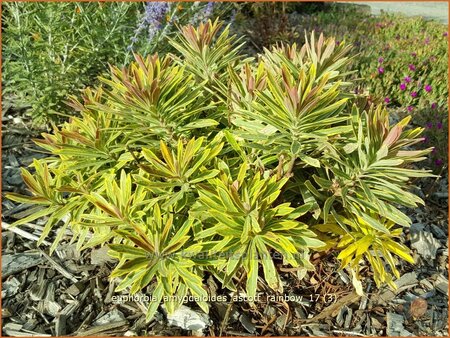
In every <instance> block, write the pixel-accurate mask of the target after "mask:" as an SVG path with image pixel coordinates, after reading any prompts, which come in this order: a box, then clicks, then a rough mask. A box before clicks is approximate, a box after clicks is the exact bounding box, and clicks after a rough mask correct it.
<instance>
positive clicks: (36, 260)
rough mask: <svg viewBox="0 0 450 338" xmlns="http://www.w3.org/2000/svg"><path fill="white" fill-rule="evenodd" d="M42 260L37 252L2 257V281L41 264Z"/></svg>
mask: <svg viewBox="0 0 450 338" xmlns="http://www.w3.org/2000/svg"><path fill="white" fill-rule="evenodd" d="M43 262H44V258H43V257H41V256H40V255H39V253H37V252H22V253H17V254H12V255H3V256H2V279H4V278H6V277H8V276H11V275H14V274H16V273H18V272H20V271H23V270H26V269H29V268H32V267H34V266H36V265H39V264H42V263H43Z"/></svg>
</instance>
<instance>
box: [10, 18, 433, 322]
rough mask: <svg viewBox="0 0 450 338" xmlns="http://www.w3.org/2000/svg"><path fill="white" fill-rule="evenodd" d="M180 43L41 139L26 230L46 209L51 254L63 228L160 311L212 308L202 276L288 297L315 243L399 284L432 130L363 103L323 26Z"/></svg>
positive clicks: (218, 30)
mask: <svg viewBox="0 0 450 338" xmlns="http://www.w3.org/2000/svg"><path fill="white" fill-rule="evenodd" d="M171 43H172V44H173V46H175V47H176V48H177V50H179V51H180V53H179V55H171V54H169V55H166V56H165V57H163V58H160V57H158V55H152V56H147V57H146V58H143V57H141V56H139V55H136V56H135V58H136V61H135V62H133V63H132V64H131V65H130V66H129V67H128V68H123V69H119V68H116V67H112V69H111V77H110V78H108V79H106V78H105V79H102V81H103V87H99V88H97V89H95V90H91V89H88V90H86V91H85V92H84V96H83V99H82V100H81V101H79V100H77V99H76V98H74V97H73V98H72V107H73V108H74V109H75V110H76V111H78V112H79V116H76V117H73V118H72V119H71V120H70V121H69V122H66V123H64V124H63V125H61V126H60V127H59V128H55V129H54V131H53V133H49V134H43V139H40V140H36V143H37V144H38V145H40V146H41V147H42V148H44V149H45V150H46V151H48V152H49V153H50V156H49V157H47V158H45V159H41V160H35V161H34V163H33V165H32V167H33V170H34V174H31V173H30V172H29V171H27V170H26V169H23V178H24V180H25V182H26V184H27V185H28V187H29V189H30V192H31V196H22V195H17V194H9V195H8V197H9V198H10V199H12V200H15V201H18V202H23V203H30V204H35V205H36V209H35V210H34V211H35V212H34V213H33V214H31V215H30V216H28V217H26V218H24V219H21V220H20V221H18V222H16V225H19V224H23V223H26V222H31V221H33V220H35V219H37V218H40V217H43V216H48V221H47V224H46V225H45V228H44V231H43V234H42V237H41V241H42V240H43V239H44V238H46V237H47V236H48V235H49V234H50V233H51V232H53V231H55V233H56V236H55V240H54V243H53V246H52V247H51V250H54V249H55V248H56V247H57V245H58V242H59V241H60V240H61V239H62V237H63V235H64V233H65V230H66V229H67V228H69V229H70V230H71V231H72V233H73V237H72V241H73V242H76V243H77V247H78V248H79V249H81V250H82V249H87V248H92V247H94V246H103V245H108V246H109V248H110V253H111V255H112V256H113V257H115V258H117V260H118V265H117V267H116V268H115V270H114V271H113V272H112V275H111V277H115V278H120V279H121V282H120V284H119V286H118V287H117V290H118V291H120V290H125V289H127V288H130V290H131V292H132V293H135V292H138V291H140V290H146V291H147V292H149V293H150V294H152V296H153V299H155V300H156V301H155V302H152V303H151V305H150V306H149V309H148V313H147V318H149V319H150V318H152V317H153V315H154V313H155V311H156V310H157V308H158V306H159V304H160V302H161V301H163V302H164V303H165V306H166V309H168V311H169V312H172V311H174V310H175V309H176V308H177V307H178V306H179V305H180V304H181V303H182V302H183V298H184V296H186V295H191V296H194V298H195V299H196V300H197V303H198V305H199V306H200V307H201V308H202V309H203V310H205V311H208V302H207V296H208V294H207V291H206V290H205V289H204V288H203V283H204V279H205V277H206V276H211V275H212V276H214V277H215V278H217V280H218V281H220V282H221V283H222V286H223V288H228V289H230V290H236V288H238V287H239V286H240V285H241V282H242V283H243V284H242V285H245V290H246V293H247V295H248V296H255V295H256V293H257V291H258V290H260V289H261V287H263V285H262V284H261V283H263V284H264V283H265V284H266V287H268V288H270V289H272V290H273V291H274V292H283V282H282V280H281V278H282V276H280V273H279V267H280V264H282V265H287V266H291V267H294V268H296V269H297V270H298V271H299V278H300V275H301V274H304V272H305V271H308V270H313V269H314V266H313V265H312V264H311V263H310V261H309V256H310V253H311V252H313V251H315V250H334V251H335V252H336V253H337V258H338V259H339V260H340V261H341V262H342V264H341V268H349V269H351V270H352V271H353V273H354V276H355V279H357V278H359V276H360V268H361V267H363V266H365V265H369V266H370V268H371V270H372V272H373V276H374V279H375V281H376V283H377V285H381V284H383V283H388V284H390V285H391V286H393V287H395V284H394V283H393V277H392V275H391V273H392V274H393V275H394V276H396V277H399V272H398V270H397V266H398V258H401V259H404V260H406V261H408V262H410V263H413V259H412V258H411V256H410V255H409V249H408V248H407V246H405V245H404V244H402V243H401V233H402V229H403V228H404V227H408V226H409V225H410V222H411V221H410V219H409V218H408V217H407V216H406V215H405V214H404V213H403V212H402V211H401V210H400V209H399V206H402V205H403V206H405V207H410V208H413V207H416V206H417V205H418V204H421V203H423V202H422V200H421V199H420V198H419V197H417V196H415V195H413V194H412V193H410V192H409V191H408V188H409V185H408V182H409V179H410V178H411V177H422V176H427V175H429V173H428V172H425V171H421V170H416V169H413V168H412V167H410V164H411V163H414V162H417V161H420V160H421V159H423V158H424V157H423V156H424V155H425V154H427V153H428V152H429V150H424V151H416V150H411V146H413V145H414V144H415V143H417V142H419V141H420V140H421V139H420V138H419V134H420V133H421V131H422V130H421V129H420V128H417V129H408V128H407V124H408V121H409V119H408V118H407V119H405V120H402V121H400V122H399V123H397V124H395V125H390V123H389V116H388V112H387V111H386V110H385V109H384V108H383V107H382V106H379V107H372V108H370V109H369V110H366V111H362V109H361V108H359V106H360V105H359V104H358V102H359V101H361V100H359V101H358V100H355V96H354V95H352V94H351V93H349V90H348V89H347V88H349V86H350V85H351V84H350V83H348V82H346V76H347V74H348V73H347V72H346V71H345V67H346V66H347V65H348V63H349V60H350V59H349V57H348V53H349V51H350V47H349V46H347V45H345V43H340V44H339V45H336V43H335V41H334V40H333V39H328V40H325V39H324V38H323V36H320V37H319V38H318V40H317V41H316V38H315V36H314V34H312V35H311V37H310V39H309V41H308V42H307V43H306V44H305V45H304V46H302V47H297V46H296V45H292V46H278V47H276V48H273V49H272V50H265V51H264V54H263V55H261V56H260V57H259V58H258V59H252V58H243V57H242V56H240V55H239V41H237V40H236V39H235V38H234V37H230V36H229V31H228V27H225V28H223V27H222V25H221V24H220V23H219V22H218V21H215V22H211V21H209V22H208V23H206V24H201V25H200V26H199V27H198V28H195V27H192V26H186V27H184V28H183V29H182V30H181V32H180V33H179V34H178V36H177V37H176V38H175V39H174V40H172V41H171ZM362 106H365V103H364V104H363V105H362ZM62 219H64V222H61V220H62ZM275 254H277V255H279V257H282V260H276V259H274V255H275ZM260 277H262V278H260Z"/></svg>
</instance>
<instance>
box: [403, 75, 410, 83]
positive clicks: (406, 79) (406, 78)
mask: <svg viewBox="0 0 450 338" xmlns="http://www.w3.org/2000/svg"><path fill="white" fill-rule="evenodd" d="M403 80H405V82H406V83H410V82H411V77H409V76H405V78H404V79H403Z"/></svg>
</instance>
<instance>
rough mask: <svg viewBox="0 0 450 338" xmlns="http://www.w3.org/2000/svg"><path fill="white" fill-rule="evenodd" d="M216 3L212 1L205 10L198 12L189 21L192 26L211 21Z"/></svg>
mask: <svg viewBox="0 0 450 338" xmlns="http://www.w3.org/2000/svg"><path fill="white" fill-rule="evenodd" d="M214 6H215V3H214V2H212V1H209V2H208V3H207V4H206V6H205V7H204V8H203V10H200V11H197V12H196V13H195V14H194V15H193V16H192V17H191V20H190V21H189V23H190V24H192V25H196V24H198V23H200V22H202V21H205V20H207V19H209V18H210V17H211V16H212V14H213V11H214Z"/></svg>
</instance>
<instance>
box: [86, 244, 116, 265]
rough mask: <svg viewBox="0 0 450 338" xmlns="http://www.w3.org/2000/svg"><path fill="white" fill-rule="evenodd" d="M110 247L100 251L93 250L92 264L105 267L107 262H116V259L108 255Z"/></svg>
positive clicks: (102, 248)
mask: <svg viewBox="0 0 450 338" xmlns="http://www.w3.org/2000/svg"><path fill="white" fill-rule="evenodd" d="M108 250H109V249H108V247H107V246H106V245H105V246H103V247H101V248H99V249H95V250H92V252H91V264H92V265H103V264H105V263H107V262H114V259H113V258H112V257H110V256H109V255H108Z"/></svg>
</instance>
